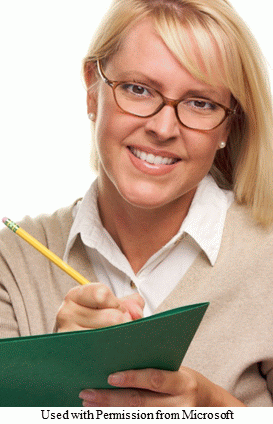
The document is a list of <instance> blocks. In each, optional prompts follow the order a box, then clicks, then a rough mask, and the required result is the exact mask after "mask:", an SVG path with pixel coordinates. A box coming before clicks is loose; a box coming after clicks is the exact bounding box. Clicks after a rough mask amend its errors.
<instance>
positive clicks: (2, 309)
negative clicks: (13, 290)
mask: <svg viewBox="0 0 273 424" xmlns="http://www.w3.org/2000/svg"><path fill="white" fill-rule="evenodd" d="M0 305H1V306H0V338H4V337H18V336H20V333H19V328H18V322H17V319H16V317H15V313H14V309H13V306H12V303H11V300H10V296H9V294H8V292H7V290H6V289H5V287H4V286H3V284H2V283H0Z"/></svg>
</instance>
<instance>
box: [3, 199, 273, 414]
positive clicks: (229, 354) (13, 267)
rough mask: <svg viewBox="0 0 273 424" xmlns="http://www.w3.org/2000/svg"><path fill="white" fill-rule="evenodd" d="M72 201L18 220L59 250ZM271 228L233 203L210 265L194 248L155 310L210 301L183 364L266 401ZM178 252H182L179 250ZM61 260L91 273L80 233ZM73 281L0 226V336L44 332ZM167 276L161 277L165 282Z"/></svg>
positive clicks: (272, 325)
mask: <svg viewBox="0 0 273 424" xmlns="http://www.w3.org/2000/svg"><path fill="white" fill-rule="evenodd" d="M72 207H73V205H72V206H71V207H70V208H65V209H61V210H59V211H57V212H56V213H54V214H53V215H51V216H46V215H42V216H40V217H38V218H36V219H31V218H28V217H26V218H25V219H24V220H23V221H22V222H21V223H20V225H21V226H22V227H23V228H24V229H25V230H26V231H28V232H29V233H31V234H32V235H33V236H34V237H36V238H37V239H38V240H40V241H41V242H42V243H43V244H45V245H47V246H48V247H49V249H51V250H52V251H53V252H55V253H56V254H57V255H58V256H60V257H62V256H63V253H64V249H65V246H66V241H67V238H68V234H69V231H70V228H71V225H72ZM272 258H273V234H272V232H270V231H266V230H263V229H262V228H259V227H258V226H256V225H255V224H254V223H253V221H252V220H251V219H250V218H249V216H248V214H247V213H246V211H245V208H243V207H240V206H238V205H236V204H233V205H232V206H231V207H230V209H229V211H228V214H227V219H226V223H225V229H224V234H223V240H222V245H221V249H220V253H219V256H218V259H217V261H216V264H215V266H214V267H212V266H211V265H210V263H209V261H208V259H207V258H206V256H205V254H203V253H201V254H200V255H199V256H198V257H197V259H196V260H195V262H194V264H193V265H192V266H191V267H190V269H189V271H188V272H187V273H186V275H185V276H184V277H183V279H182V280H181V281H180V282H179V283H178V285H177V286H176V288H175V289H174V290H173V291H172V293H171V294H170V295H169V296H168V297H167V299H165V301H164V302H163V303H162V304H161V305H160V307H159V308H158V310H157V311H156V312H159V311H163V310H166V309H170V308H174V307H177V306H182V305H187V304H193V303H198V302H205V301H209V302H210V306H209V308H208V310H207V312H206V314H205V317H204V319H203V321H202V323H201V326H200V327H199V329H198V331H197V334H196V336H195V338H194V340H193V342H192V344H191V346H190V348H189V350H188V352H187V354H186V357H185V359H184V362H183V364H184V365H185V366H188V367H191V368H193V369H195V370H197V371H199V372H200V373H202V374H203V375H205V376H206V377H207V378H209V379H210V380H212V381H213V382H214V383H216V384H219V385H220V386H222V387H224V388H225V389H226V390H228V391H229V392H230V393H232V394H233V395H234V396H235V397H237V398H238V399H240V400H241V401H242V402H245V403H246V404H248V405H250V406H272V390H273V337H272V335H273V281H272V280H273V261H272ZM181 260H183V258H181ZM68 262H69V263H70V264H71V265H72V266H73V267H74V268H75V269H77V270H78V271H79V272H80V273H82V274H83V275H84V276H85V277H86V278H88V279H89V280H90V281H96V277H95V275H94V272H93V270H92V266H91V264H90V262H89V260H88V257H87V255H86V253H85V249H84V247H83V245H82V242H81V240H80V238H79V237H78V239H77V240H76V242H75V244H74V246H73V248H72V250H71V253H70V257H69V259H68ZM75 284H76V282H75V281H74V280H73V279H72V278H71V277H69V276H68V275H66V274H65V273H64V272H62V271H61V270H60V269H59V268H57V267H56V266H55V265H54V264H52V263H51V262H50V261H49V260H47V259H46V258H44V257H43V256H42V255H41V254H40V253H39V252H37V251H36V250H35V249H34V248H33V247H31V246H29V245H28V244H27V243H26V242H25V241H23V240H22V239H21V238H20V237H18V236H16V235H15V234H13V233H12V232H11V231H10V230H8V229H4V230H2V231H1V232H0V337H16V336H23V335H32V334H41V333H49V332H51V331H52V329H53V327H54V324H55V316H56V313H57V310H58V308H59V307H60V305H61V302H62V300H63V298H64V296H65V294H66V293H67V292H68V290H69V289H70V288H72V287H73V286H75ZM166 284H167V282H166Z"/></svg>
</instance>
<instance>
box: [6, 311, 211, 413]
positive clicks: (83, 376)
mask: <svg viewBox="0 0 273 424" xmlns="http://www.w3.org/2000/svg"><path fill="white" fill-rule="evenodd" d="M207 307H208V303H199V304H195V305H190V306H184V307H181V308H177V309H172V310H170V311H167V312H162V313H159V314H155V315H152V316H150V317H148V318H142V319H139V320H136V321H132V322H129V323H125V324H121V325H116V326H112V327H106V328H103V329H96V330H86V331H75V332H67V333H57V334H45V335H39V336H27V337H18V338H9V339H1V340H0V364H1V365H0V381H1V383H0V406H40V407H41V406H43V407H44V406H81V400H80V399H79V397H78V396H79V393H80V391H81V390H82V389H89V388H90V389H92V388H94V389H95V388H97V389H98V388H113V387H111V386H110V385H108V383H107V377H108V376H109V374H111V373H113V372H117V371H122V370H127V369H141V368H158V369H166V370H172V371H174V370H177V369H178V368H179V367H180V365H181V362H182V359H183V358H184V356H185V354H186V351H187V349H188V347H189V344H190V343H191V341H192V339H193V337H194V334H195V332H196V330H197V328H198V326H199V324H200V322H201V320H202V318H203V315H204V313H205V311H206V309H207Z"/></svg>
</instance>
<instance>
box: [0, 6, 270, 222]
mask: <svg viewBox="0 0 273 424" xmlns="http://www.w3.org/2000/svg"><path fill="white" fill-rule="evenodd" d="M110 2H111V0H98V1H97V0H77V1H76V0H46V1H44V0H38V1H37V0H24V1H22V0H13V1H6V0H5V1H4V0H0V5H1V9H0V43H1V49H0V55H1V56H0V60H1V67H0V75H1V78H0V98H1V102H0V108H1V115H0V119H1V121H0V140H1V144H0V145H1V162H0V190H1V192H0V218H2V217H3V216H8V217H9V218H11V219H12V220H14V221H18V220H20V219H21V218H22V217H23V216H24V215H30V216H36V215H37V214H40V213H51V212H53V211H54V210H56V209H57V208H59V207H62V206H66V205H69V204H70V203H72V202H73V201H74V200H75V199H76V198H78V197H81V196H83V195H84V194H85V192H86V190H87V189H88V187H89V185H90V183H91V181H92V180H93V178H94V174H92V172H91V170H90V165H89V156H90V146H91V135H90V123H89V120H88V119H87V114H86V100H85V97H86V95H85V89H84V86H83V83H82V80H81V61H82V58H83V57H84V55H85V53H86V51H87V49H88V46H89V41H90V39H91V37H92V34H93V32H94V30H95V28H96V26H97V24H98V22H99V21H100V19H101V17H102V15H103V14H104V12H105V11H106V9H107V7H108V5H109V4H110ZM232 3H233V5H234V6H235V8H236V9H237V10H238V12H239V13H240V14H241V15H242V16H243V18H244V19H245V21H246V22H247V23H248V25H249V26H250V28H251V29H252V31H253V33H254V35H255V36H256V38H257V39H258V42H259V43H260V45H261V47H262V50H263V52H264V55H265V56H266V58H267V61H268V63H269V66H270V68H271V71H270V72H271V79H272V75H273V71H272V68H273V49H272V22H271V21H272V17H271V11H270V8H269V3H268V0H260V1H259V2H254V1H248V0H232ZM0 228H1V227H0Z"/></svg>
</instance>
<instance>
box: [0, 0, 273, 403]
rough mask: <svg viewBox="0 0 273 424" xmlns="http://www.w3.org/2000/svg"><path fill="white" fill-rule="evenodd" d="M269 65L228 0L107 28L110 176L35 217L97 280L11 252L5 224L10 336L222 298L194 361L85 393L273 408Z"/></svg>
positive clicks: (90, 75)
mask: <svg viewBox="0 0 273 424" xmlns="http://www.w3.org/2000/svg"><path fill="white" fill-rule="evenodd" d="M261 63H262V58H261V56H260V54H259V49H258V47H257V45H256V43H255V41H254V40H253V38H252V36H251V35H250V33H249V31H248V30H247V28H246V27H245V25H244V23H243V22H242V21H241V19H240V18H239V17H238V16H237V14H236V13H235V12H234V10H233V9H232V7H231V6H230V5H229V3H228V2H227V1H225V0H206V1H205V0H199V1H196V0H115V1H114V2H113V4H112V7H111V9H110V11H109V13H108V14H107V15H106V17H105V19H104V21H103V23H102V25H101V27H100V28H99V30H98V32H97V35H96V36H95V38H94V40H93V42H92V44H91V46H90V49H89V52H88V55H87V57H86V58H85V60H84V77H85V81H86V85H87V109H88V115H89V118H90V119H91V120H92V121H93V126H94V147H95V152H94V155H95V156H94V157H95V164H96V166H97V170H98V179H97V181H96V183H95V184H94V185H93V186H92V187H91V189H90V190H89V191H88V193H87V194H86V196H85V197H84V199H83V200H82V201H81V202H76V203H75V205H74V206H73V207H71V208H70V209H68V210H67V209H65V210H62V211H58V212H57V213H56V214H55V215H53V216H51V217H41V218H38V219H37V220H34V221H33V220H32V221H30V220H29V219H26V220H25V222H24V223H22V226H24V228H25V229H26V230H27V231H29V232H31V233H32V234H33V235H34V236H35V237H37V238H39V239H40V240H41V241H43V239H44V240H46V242H47V245H48V246H49V248H51V249H52V250H54V251H55V252H56V253H57V254H59V255H62V256H63V257H64V259H65V260H67V261H68V262H69V263H71V264H72V265H73V264H75V267H76V268H77V269H78V270H79V271H80V272H81V273H83V274H85V275H86V276H87V278H89V280H90V281H95V282H96V283H95V284H90V285H87V286H82V287H78V286H73V285H74V283H73V282H71V281H70V280H69V281H68V280H65V277H63V276H62V275H61V274H60V273H59V271H58V270H55V269H52V268H50V272H49V271H47V270H45V269H44V268H45V267H47V269H48V268H49V267H50V265H49V264H48V263H47V262H46V261H44V260H43V258H38V256H36V254H35V253H34V252H32V250H31V253H30V251H28V252H27V254H26V255H24V254H22V249H24V251H26V250H27V247H24V248H22V246H21V244H20V241H16V243H18V244H19V248H17V250H18V252H17V255H16V260H17V263H16V264H15V263H14V264H13V263H11V261H12V259H8V257H9V255H8V249H9V247H10V246H12V248H13V249H15V251H16V247H15V246H14V243H15V242H14V239H12V241H11V238H10V236H9V235H8V234H7V232H5V233H4V234H3V235H2V239H3V241H4V243H5V245H4V246H3V247H2V249H1V251H2V258H3V259H2V261H3V263H2V265H1V267H2V268H3V269H4V271H3V273H4V277H2V281H5V284H4V288H3V289H2V291H1V298H2V304H3V311H4V312H5V318H4V319H3V329H4V330H3V332H2V334H3V336H4V335H15V334H17V335H21V334H35V333H38V332H48V331H51V329H52V328H53V325H54V322H55V318H56V315H57V318H56V323H55V331H70V330H81V329H87V328H99V327H104V326H108V325H113V324H117V323H121V322H126V321H129V320H133V319H137V318H140V317H141V316H143V315H144V316H147V315H149V314H152V313H154V312H159V311H161V310H164V309H168V308H173V307H176V306H181V305H183V304H189V303H197V302H202V301H210V307H209V309H208V311H207V313H206V316H205V318H204V320H203V322H202V324H201V326H200V329H199V330H198V333H197V334H196V336H195V338H194V340H193V342H192V345H191V346H190V349H189V351H188V353H187V356H186V358H185V360H184V362H183V366H182V367H181V368H180V369H179V371H178V372H169V371H162V370H149V369H148V370H134V371H127V372H122V373H118V374H116V375H112V376H109V383H110V384H111V385H113V386H115V387H120V388H122V390H95V391H94V390H88V389H92V388H87V390H84V391H83V392H81V394H80V397H81V398H82V399H83V405H85V406H243V405H244V404H246V405H250V406H252V405H253V406H259V405H261V406H271V405H272V389H273V387H272V381H273V378H272V377H273V349H272V343H271V342H270V341H268V338H269V337H270V335H271V330H272V300H273V299H272V290H271V281H272V271H273V270H272V265H271V263H270V259H271V257H272V232H271V231H270V228H271V225H272V221H273V208H272V205H273V199H272V135H271V128H272V113H271V99H270V94H269V93H270V90H269V87H268V84H267V81H266V78H265V71H264V68H263V66H262V65H261ZM254 243H255V249H253V247H254ZM52 246H53V247H52ZM31 255H32V256H31ZM14 256H15V255H14ZM25 257H27V258H28V259H27V264H26V260H25V259H24V258H25ZM4 261H5V262H4ZM7 261H9V262H8V269H9V271H8V270H7V265H6V262H7ZM18 261H19V262H20V265H21V267H20V273H19V274H18V275H16V271H14V274H13V275H12V276H11V275H10V270H13V269H15V268H16V269H18ZM37 261H38V262H37ZM91 263H92V267H93V268H91ZM34 264H35V267H36V268H34ZM29 270H31V272H29ZM93 271H94V272H93ZM30 273H31V275H32V277H31V278H30V277H29V274H30ZM33 281H35V289H33ZM45 281H46V282H45ZM30 287H31V290H29V288H30ZM69 289H70V290H69ZM30 291H31V296H30V295H29V292H30ZM48 296H50V298H51V300H52V301H51V305H48V302H47V299H48ZM63 297H64V301H63V303H62V305H61V307H60V308H59V304H60V299H62V298H63ZM19 298H20V299H21V303H20V301H18V299H19ZM14 299H16V301H15V300H14ZM37 304H38V305H39V311H37ZM58 308H59V310H58V313H57V309H58ZM124 389H125V390H124Z"/></svg>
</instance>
